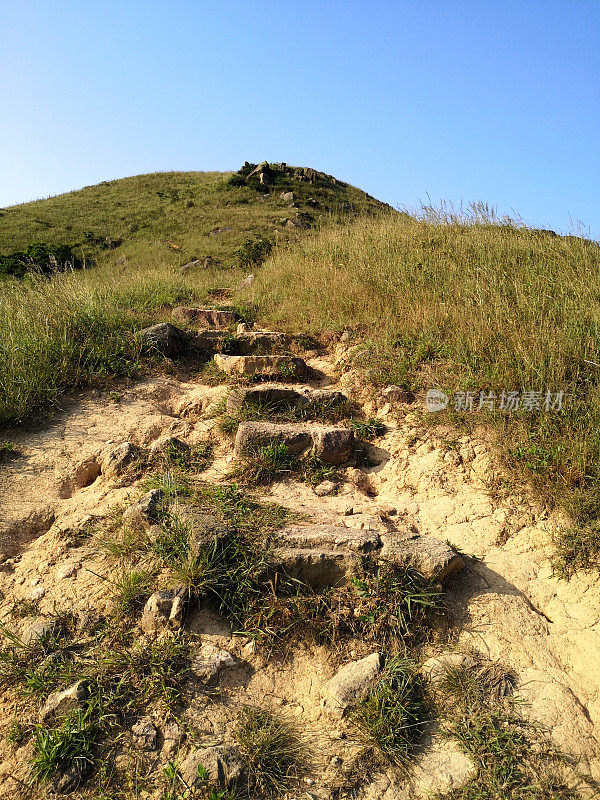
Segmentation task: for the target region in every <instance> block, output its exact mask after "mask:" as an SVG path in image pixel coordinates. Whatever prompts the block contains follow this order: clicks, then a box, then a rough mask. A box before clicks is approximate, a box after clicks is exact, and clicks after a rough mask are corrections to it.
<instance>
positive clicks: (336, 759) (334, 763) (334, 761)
mask: <svg viewBox="0 0 600 800" xmlns="http://www.w3.org/2000/svg"><path fill="white" fill-rule="evenodd" d="M329 763H330V764H331V766H332V767H341V766H342V764H343V763H344V759H343V758H340V756H334V757H333V758H332V759H331V761H330V762H329Z"/></svg>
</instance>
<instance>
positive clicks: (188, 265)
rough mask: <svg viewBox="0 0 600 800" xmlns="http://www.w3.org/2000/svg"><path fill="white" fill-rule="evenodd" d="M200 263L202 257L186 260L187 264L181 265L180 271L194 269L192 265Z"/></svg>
mask: <svg viewBox="0 0 600 800" xmlns="http://www.w3.org/2000/svg"><path fill="white" fill-rule="evenodd" d="M201 263H202V259H200V258H196V259H194V260H193V261H188V262H187V264H184V265H183V267H181V271H182V272H189V271H190V270H192V269H194V267H197V266H199V265H200V264H201Z"/></svg>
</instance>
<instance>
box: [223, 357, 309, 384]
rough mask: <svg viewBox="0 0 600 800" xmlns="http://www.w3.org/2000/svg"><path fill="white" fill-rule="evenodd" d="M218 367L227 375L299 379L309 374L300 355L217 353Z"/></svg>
mask: <svg viewBox="0 0 600 800" xmlns="http://www.w3.org/2000/svg"><path fill="white" fill-rule="evenodd" d="M214 361H215V364H216V366H217V368H218V369H220V370H221V371H222V372H225V373H226V374H227V375H246V376H248V377H253V376H262V375H264V376H267V377H279V378H289V379H290V380H297V379H298V378H304V377H306V374H307V371H308V369H307V366H306V364H305V362H304V361H303V360H302V359H301V358H299V357H298V356H273V355H271V356H226V355H221V354H216V355H215V356H214Z"/></svg>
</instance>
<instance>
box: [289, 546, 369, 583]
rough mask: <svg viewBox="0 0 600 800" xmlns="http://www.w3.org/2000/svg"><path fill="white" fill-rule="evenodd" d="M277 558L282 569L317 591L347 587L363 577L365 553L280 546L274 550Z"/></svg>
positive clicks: (290, 576)
mask: <svg viewBox="0 0 600 800" xmlns="http://www.w3.org/2000/svg"><path fill="white" fill-rule="evenodd" d="M273 559H274V561H275V563H276V564H277V567H278V569H277V571H278V572H283V573H284V574H285V576H286V577H288V578H292V579H294V580H297V581H301V582H302V583H304V584H306V585H307V586H310V587H311V589H314V590H315V591H316V592H320V591H322V590H323V589H327V588H329V587H335V586H345V585H346V584H347V583H348V582H349V581H351V580H352V578H353V577H356V576H359V575H360V574H361V569H362V567H361V565H362V560H361V556H360V555H359V554H358V553H351V552H349V551H347V550H327V549H324V548H312V547H311V548H296V547H293V548H292V547H279V548H276V549H275V550H274V551H273Z"/></svg>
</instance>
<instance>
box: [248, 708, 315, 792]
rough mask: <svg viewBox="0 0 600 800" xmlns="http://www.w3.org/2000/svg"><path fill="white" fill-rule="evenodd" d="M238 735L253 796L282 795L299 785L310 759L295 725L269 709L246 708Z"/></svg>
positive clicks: (249, 789) (249, 788)
mask: <svg viewBox="0 0 600 800" xmlns="http://www.w3.org/2000/svg"><path fill="white" fill-rule="evenodd" d="M234 738H235V740H236V741H237V743H238V745H239V746H240V750H241V754H242V757H243V759H244V762H245V765H246V769H247V772H248V793H249V794H250V796H254V795H255V794H258V795H260V796H265V795H266V796H268V797H274V796H281V795H283V794H285V793H286V792H290V791H292V790H293V789H294V787H295V786H297V784H298V780H299V778H300V776H301V774H302V772H303V771H305V770H306V767H307V762H308V751H307V748H306V745H305V744H304V742H303V741H302V739H301V738H300V736H299V734H298V733H297V731H296V729H295V727H294V726H293V725H292V724H291V723H290V722H289V721H288V720H287V719H285V718H284V717H282V716H281V715H280V714H276V713H275V712H273V711H271V710H269V709H261V708H252V707H248V708H245V709H243V711H242V713H241V715H240V718H239V721H238V724H237V728H236V730H235V732H234Z"/></svg>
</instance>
